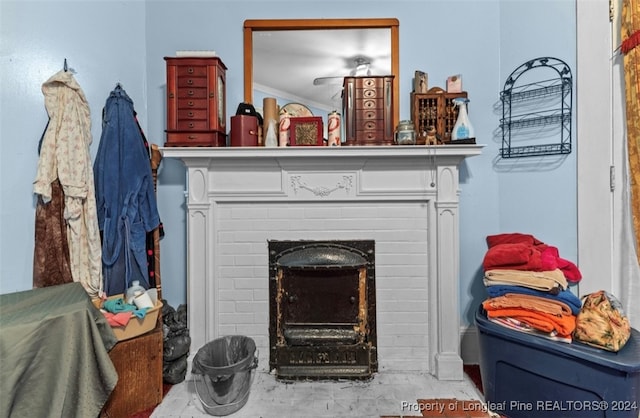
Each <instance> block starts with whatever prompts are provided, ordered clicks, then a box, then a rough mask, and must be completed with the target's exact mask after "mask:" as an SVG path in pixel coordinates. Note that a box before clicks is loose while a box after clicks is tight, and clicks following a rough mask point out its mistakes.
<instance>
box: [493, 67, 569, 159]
mask: <svg viewBox="0 0 640 418" xmlns="http://www.w3.org/2000/svg"><path fill="white" fill-rule="evenodd" d="M548 70H552V71H553V72H554V73H555V74H554V75H555V76H554V77H553V78H544V79H541V80H537V79H536V76H537V75H538V74H546V75H547V77H548V73H549V71H548ZM525 73H528V74H526V76H524V77H523V78H522V79H521V76H523V75H524V74H525ZM552 74H553V73H552ZM531 79H533V81H531ZM522 80H525V81H531V82H527V83H524V84H523V83H522ZM518 81H520V84H519V83H518ZM572 87H573V80H572V77H571V70H570V69H569V66H568V65H567V64H566V63H565V62H563V61H562V60H559V59H557V58H551V57H542V58H536V59H533V60H530V61H527V62H526V63H524V64H522V65H521V66H519V67H518V68H516V70H514V71H513V72H512V73H511V75H510V76H509V78H508V79H507V81H506V82H505V85H504V89H503V90H502V92H501V93H500V100H501V101H502V119H501V120H500V128H501V129H502V148H501V149H500V155H501V156H502V157H503V158H514V157H530V156H539V155H554V154H569V153H571V123H572V120H571V107H572ZM532 128H540V129H542V130H543V131H545V132H541V131H540V129H539V130H538V131H537V132H536V135H535V140H534V143H531V144H522V143H521V141H520V142H519V144H518V145H514V142H515V141H518V140H524V139H526V138H527V137H529V138H530V137H531V136H530V135H527V133H526V132H524V131H525V130H527V129H529V130H530V129H532ZM545 133H546V134H548V135H546V136H545ZM549 135H551V136H559V137H560V138H559V139H558V142H556V143H543V144H540V143H539V142H541V141H544V139H547V138H548V137H549Z"/></svg>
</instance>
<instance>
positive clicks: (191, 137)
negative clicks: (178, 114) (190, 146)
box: [187, 135, 198, 139]
mask: <svg viewBox="0 0 640 418" xmlns="http://www.w3.org/2000/svg"><path fill="white" fill-rule="evenodd" d="M187 138H189V139H198V135H189V136H188V137H187Z"/></svg>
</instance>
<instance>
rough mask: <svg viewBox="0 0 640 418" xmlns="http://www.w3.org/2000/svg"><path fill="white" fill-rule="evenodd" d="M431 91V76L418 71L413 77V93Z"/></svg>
mask: <svg viewBox="0 0 640 418" xmlns="http://www.w3.org/2000/svg"><path fill="white" fill-rule="evenodd" d="M428 90H429V76H428V75H427V73H425V72H424V71H416V72H415V75H414V76H413V92H414V93H426V92H427V91H428Z"/></svg>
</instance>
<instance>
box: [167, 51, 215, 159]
mask: <svg viewBox="0 0 640 418" xmlns="http://www.w3.org/2000/svg"><path fill="white" fill-rule="evenodd" d="M164 59H165V61H166V65H167V130H166V132H167V142H165V146H167V147H171V146H174V147H189V146H194V147H224V146H226V143H227V134H226V120H227V115H226V105H225V102H226V69H227V67H226V66H225V65H224V63H223V62H222V61H221V60H220V58H218V57H207V58H195V57H179V58H176V57H165V58H164Z"/></svg>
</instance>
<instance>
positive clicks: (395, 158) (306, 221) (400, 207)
mask: <svg viewBox="0 0 640 418" xmlns="http://www.w3.org/2000/svg"><path fill="white" fill-rule="evenodd" d="M481 149H482V146H480V145H440V146H426V147H422V146H419V147H400V146H373V147H339V148H337V147H336V148H334V147H287V148H253V147H237V148H179V147H171V148H164V149H162V152H163V155H164V157H166V158H178V159H180V160H182V162H183V163H184V164H185V166H186V169H187V184H188V191H187V192H188V193H187V205H186V206H187V213H186V222H187V289H188V290H187V297H188V300H187V306H188V320H189V328H190V333H191V338H192V346H191V352H192V353H195V352H196V351H197V350H198V349H199V348H200V347H201V346H202V345H204V344H205V343H206V342H208V341H210V340H212V339H214V338H217V337H220V336H222V335H229V334H232V333H237V334H244V335H250V336H251V337H253V338H254V339H255V340H256V345H257V346H258V349H259V351H260V354H261V355H264V356H266V355H267V354H266V353H268V352H269V329H268V328H269V324H268V318H269V313H268V303H267V301H268V298H269V295H268V277H269V266H268V264H269V261H268V259H267V255H266V254H267V242H268V240H300V239H307V240H318V239H320V240H325V239H372V240H374V241H375V245H376V253H377V255H376V272H377V274H376V276H377V279H376V282H377V288H378V289H377V293H378V296H377V301H376V302H377V309H378V311H377V317H378V320H377V327H378V330H377V334H378V347H377V353H378V365H379V367H378V369H379V371H380V372H383V371H386V370H416V371H422V372H428V373H431V374H433V375H435V376H436V377H437V378H438V379H441V380H461V379H462V378H463V371H462V359H461V357H460V335H459V328H460V307H459V302H458V298H459V296H458V292H459V277H458V271H459V231H458V211H459V208H458V205H459V201H458V195H459V166H460V164H461V163H462V162H463V161H464V159H465V158H466V157H471V156H474V155H478V154H480V152H481ZM407 287H410V288H409V289H408V288H407ZM408 314H410V315H408ZM406 318H410V319H408V320H407V319H406ZM406 321H408V323H405V322H406ZM407 330H409V331H407ZM398 341H401V342H402V344H405V345H406V348H405V347H399V346H398ZM259 364H260V365H262V366H259V367H266V366H265V365H267V364H268V359H266V358H262V359H260V363H259Z"/></svg>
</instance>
